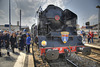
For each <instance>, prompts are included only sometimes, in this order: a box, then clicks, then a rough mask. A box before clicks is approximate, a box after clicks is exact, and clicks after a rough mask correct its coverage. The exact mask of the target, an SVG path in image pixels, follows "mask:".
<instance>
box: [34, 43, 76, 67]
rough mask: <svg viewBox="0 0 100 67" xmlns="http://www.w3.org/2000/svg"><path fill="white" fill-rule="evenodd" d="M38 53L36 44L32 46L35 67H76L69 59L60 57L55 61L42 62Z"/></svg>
mask: <svg viewBox="0 0 100 67" xmlns="http://www.w3.org/2000/svg"><path fill="white" fill-rule="evenodd" d="M39 52H40V51H39V50H38V47H37V45H36V44H34V45H33V55H34V56H33V57H34V62H35V65H34V66H35V67H78V66H77V65H76V64H75V63H73V62H72V61H71V60H70V59H68V58H62V57H60V58H59V59H57V60H53V61H46V62H45V63H44V61H43V60H42V58H41V57H40V55H39V54H40V53H39Z"/></svg>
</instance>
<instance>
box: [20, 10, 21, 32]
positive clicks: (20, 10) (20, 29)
mask: <svg viewBox="0 0 100 67" xmlns="http://www.w3.org/2000/svg"><path fill="white" fill-rule="evenodd" d="M20 31H21V9H20Z"/></svg>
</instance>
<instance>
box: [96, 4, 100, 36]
mask: <svg viewBox="0 0 100 67" xmlns="http://www.w3.org/2000/svg"><path fill="white" fill-rule="evenodd" d="M96 8H98V9H99V12H98V36H100V6H99V5H98V6H96Z"/></svg>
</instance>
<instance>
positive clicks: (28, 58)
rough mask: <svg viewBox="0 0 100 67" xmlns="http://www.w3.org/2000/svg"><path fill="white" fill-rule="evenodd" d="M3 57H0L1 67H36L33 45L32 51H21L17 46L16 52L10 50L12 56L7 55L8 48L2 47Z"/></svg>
mask: <svg viewBox="0 0 100 67" xmlns="http://www.w3.org/2000/svg"><path fill="white" fill-rule="evenodd" d="M1 50H2V57H0V67H34V61H33V54H32V46H31V47H30V53H29V54H27V53H26V51H25V50H24V51H19V50H18V49H16V48H15V53H12V51H11V52H10V56H7V54H6V49H5V48H2V49H1Z"/></svg>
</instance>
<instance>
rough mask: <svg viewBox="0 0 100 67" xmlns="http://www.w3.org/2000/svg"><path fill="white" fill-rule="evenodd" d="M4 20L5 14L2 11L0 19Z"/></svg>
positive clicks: (0, 11)
mask: <svg viewBox="0 0 100 67" xmlns="http://www.w3.org/2000/svg"><path fill="white" fill-rule="evenodd" d="M3 18H5V12H4V11H3V10H0V19H3Z"/></svg>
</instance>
